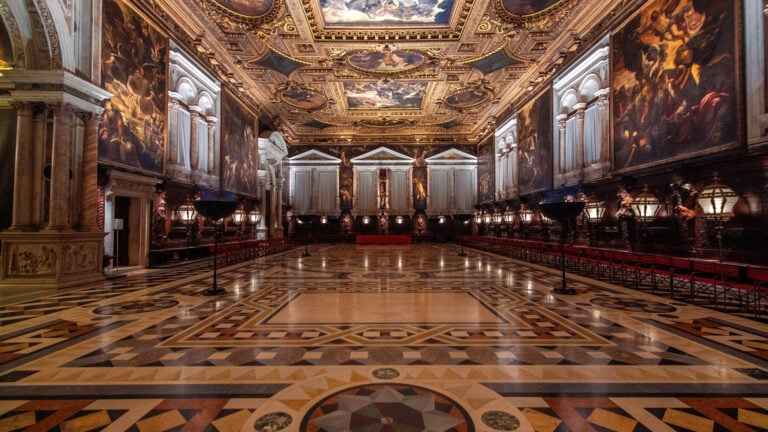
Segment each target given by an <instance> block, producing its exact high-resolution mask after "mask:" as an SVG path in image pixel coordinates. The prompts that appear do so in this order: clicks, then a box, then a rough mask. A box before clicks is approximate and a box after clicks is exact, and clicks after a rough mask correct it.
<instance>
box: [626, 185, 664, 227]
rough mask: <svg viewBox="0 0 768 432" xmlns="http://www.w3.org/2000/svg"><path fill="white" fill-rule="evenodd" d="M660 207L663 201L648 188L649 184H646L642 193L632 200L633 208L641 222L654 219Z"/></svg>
mask: <svg viewBox="0 0 768 432" xmlns="http://www.w3.org/2000/svg"><path fill="white" fill-rule="evenodd" d="M660 208H661V203H660V202H659V199H658V198H656V196H655V195H654V194H652V193H651V192H650V191H649V190H648V185H645V187H644V188H643V191H642V192H641V193H640V195H638V196H636V197H635V199H634V200H632V210H634V212H635V216H636V217H637V218H638V219H640V221H641V222H649V221H651V220H653V218H655V217H656V213H658V212H659V209H660Z"/></svg>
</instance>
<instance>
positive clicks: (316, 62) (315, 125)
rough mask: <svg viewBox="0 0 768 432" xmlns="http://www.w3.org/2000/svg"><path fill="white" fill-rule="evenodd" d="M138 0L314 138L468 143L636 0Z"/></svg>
mask: <svg viewBox="0 0 768 432" xmlns="http://www.w3.org/2000/svg"><path fill="white" fill-rule="evenodd" d="M133 1H134V2H136V3H137V4H139V5H144V7H146V8H149V9H151V10H150V11H149V12H151V13H148V14H147V15H149V16H154V17H162V21H159V22H158V23H157V25H158V26H160V27H161V28H163V29H164V30H165V31H166V32H167V33H168V34H169V37H171V38H173V39H174V40H175V41H177V42H178V43H180V44H186V48H187V52H188V53H190V54H191V55H192V56H194V57H195V59H194V60H196V61H197V62H198V63H199V64H200V65H202V67H203V68H205V69H206V70H207V71H208V72H210V76H211V77H212V78H213V79H215V80H216V81H217V82H219V83H221V84H222V87H224V88H227V89H228V90H230V91H231V92H232V93H233V94H237V95H238V97H239V98H241V99H242V100H243V103H244V104H246V105H247V106H248V107H249V108H251V109H252V110H253V112H254V114H255V115H256V116H257V117H258V119H259V125H260V126H261V127H264V128H269V129H271V130H275V131H280V132H281V133H282V135H283V137H284V138H285V140H286V142H287V143H288V144H289V145H299V144H301V145H315V146H332V145H339V146H352V145H363V146H370V145H380V144H382V143H384V142H386V143H387V144H389V145H395V144H397V145H420V146H423V145H425V143H433V144H437V143H444V144H446V145H459V144H466V145H475V146H476V145H477V144H478V143H480V142H482V141H483V140H484V139H485V138H486V137H487V136H488V135H489V134H492V133H493V130H494V129H495V128H496V125H497V124H498V123H500V122H502V121H504V120H506V119H507V118H509V117H510V116H512V115H514V114H515V113H516V112H517V111H518V110H520V109H521V107H522V105H523V104H524V102H525V101H527V100H530V98H531V97H532V96H533V95H534V94H538V93H540V92H541V91H542V89H544V88H546V87H547V86H548V85H550V84H551V81H552V80H553V79H554V78H555V77H556V76H558V74H559V73H560V72H561V71H562V70H563V68H564V67H566V66H567V65H569V64H571V63H573V62H574V61H575V60H576V59H577V58H578V57H579V56H580V55H581V54H582V53H584V52H586V51H587V50H588V49H589V48H591V47H592V46H593V45H594V44H595V43H596V42H597V41H598V40H599V39H601V38H602V36H603V33H600V32H594V31H591V29H595V28H598V29H600V28H612V27H615V26H616V24H617V23H616V21H619V20H623V19H624V18H623V17H627V16H629V15H630V14H631V13H632V12H634V11H633V8H637V4H638V3H637V2H624V1H622V2H619V1H615V2H609V1H605V0H192V1H189V0H163V1H152V0H133ZM478 83H482V85H480V86H478ZM416 136H418V137H419V138H420V141H415V138H414V137H416Z"/></svg>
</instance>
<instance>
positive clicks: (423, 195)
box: [412, 166, 427, 210]
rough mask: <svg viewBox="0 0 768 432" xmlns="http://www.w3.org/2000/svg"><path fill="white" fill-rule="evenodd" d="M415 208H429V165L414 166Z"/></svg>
mask: <svg viewBox="0 0 768 432" xmlns="http://www.w3.org/2000/svg"><path fill="white" fill-rule="evenodd" d="M412 176H413V208H414V209H416V210H426V209H427V167H426V166H415V167H413V173H412Z"/></svg>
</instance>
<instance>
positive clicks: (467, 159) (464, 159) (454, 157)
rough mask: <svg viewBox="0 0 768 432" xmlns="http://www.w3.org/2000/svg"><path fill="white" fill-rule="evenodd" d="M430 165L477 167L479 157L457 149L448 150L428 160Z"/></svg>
mask: <svg viewBox="0 0 768 432" xmlns="http://www.w3.org/2000/svg"><path fill="white" fill-rule="evenodd" d="M426 161H427V164H428V165H477V157H476V156H473V155H471V154H469V153H465V152H463V151H461V150H457V149H448V150H446V151H444V152H440V153H438V154H436V155H434V156H430V157H428V158H427V159H426Z"/></svg>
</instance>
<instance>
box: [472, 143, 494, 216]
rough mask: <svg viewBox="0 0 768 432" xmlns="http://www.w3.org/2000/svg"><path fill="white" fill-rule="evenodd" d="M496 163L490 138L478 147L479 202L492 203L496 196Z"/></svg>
mask: <svg viewBox="0 0 768 432" xmlns="http://www.w3.org/2000/svg"><path fill="white" fill-rule="evenodd" d="M495 167H496V161H495V159H494V152H493V139H492V138H489V139H486V140H485V141H483V142H482V143H480V144H479V145H478V146H477V200H478V202H481V203H486V202H491V201H493V200H494V199H495V195H496V177H495V175H494V174H495Z"/></svg>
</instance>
